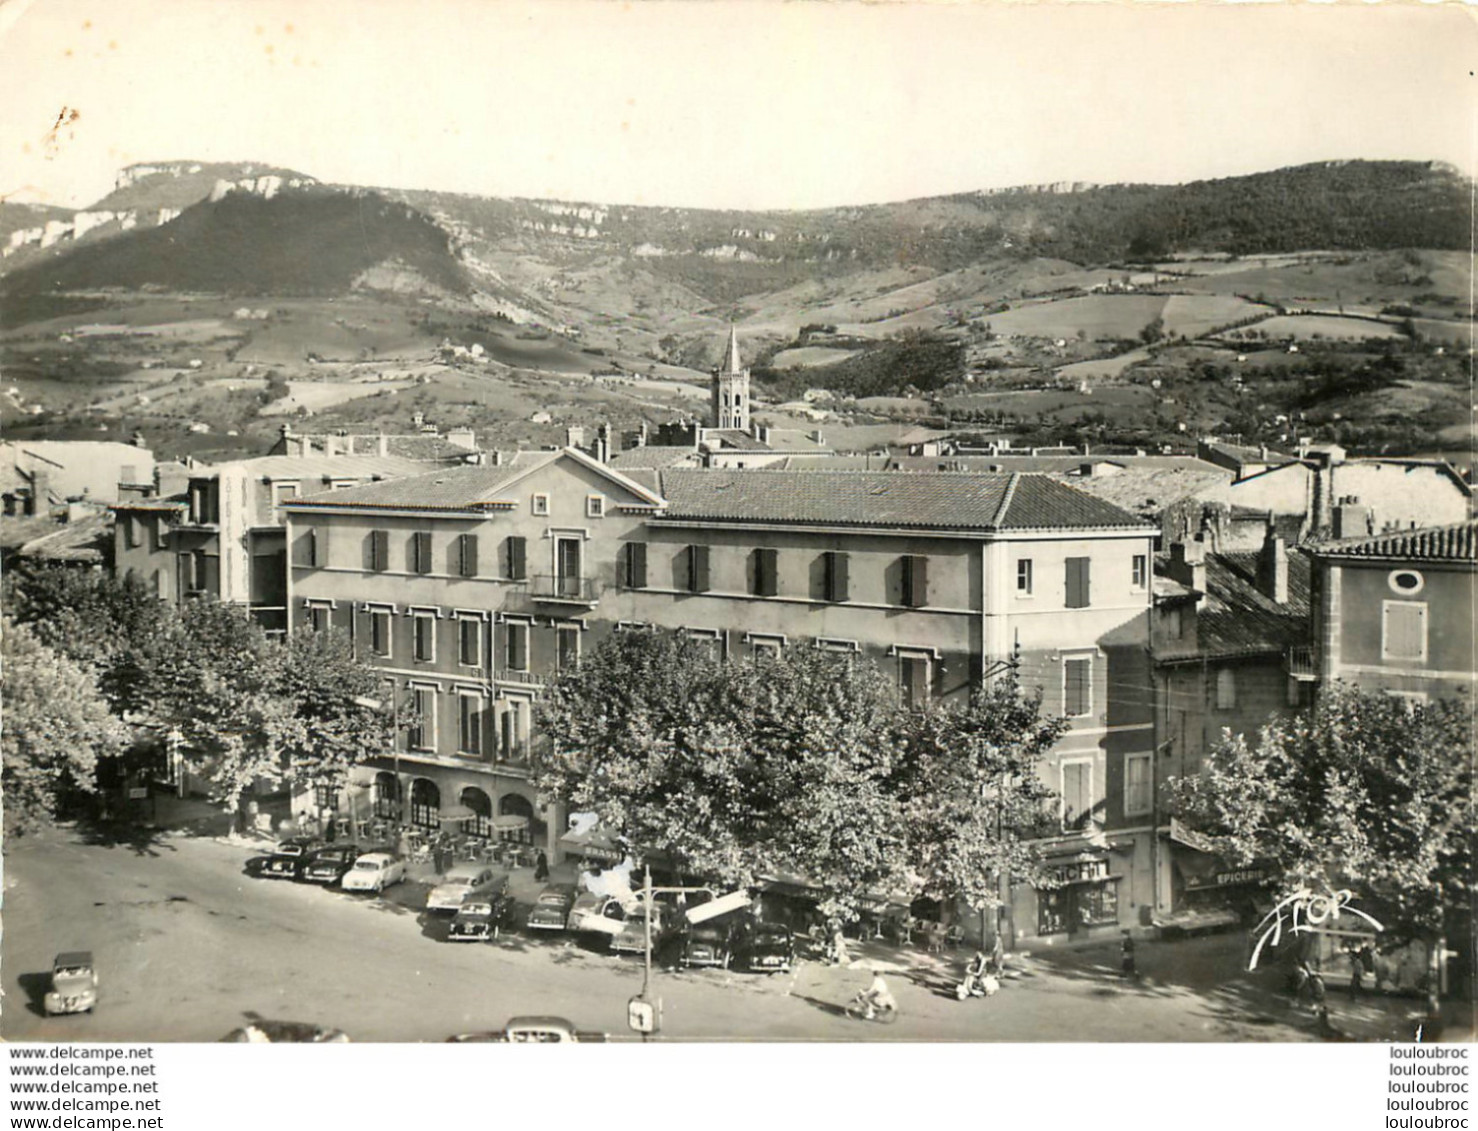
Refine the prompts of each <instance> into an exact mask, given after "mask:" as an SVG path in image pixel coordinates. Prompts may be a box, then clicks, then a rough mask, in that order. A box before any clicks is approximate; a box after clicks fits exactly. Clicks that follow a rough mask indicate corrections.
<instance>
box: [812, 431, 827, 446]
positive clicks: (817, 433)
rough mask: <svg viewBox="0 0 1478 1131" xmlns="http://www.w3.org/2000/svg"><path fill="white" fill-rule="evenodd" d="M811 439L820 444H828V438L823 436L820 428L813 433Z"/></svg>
mask: <svg viewBox="0 0 1478 1131" xmlns="http://www.w3.org/2000/svg"><path fill="white" fill-rule="evenodd" d="M811 439H813V440H815V441H816V442H817V443H818V444H824V443H826V437H825V436H824V435H822V433H821V429H819V428H817V429H815V430H813V431H812V433H811Z"/></svg>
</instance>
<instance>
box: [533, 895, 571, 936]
mask: <svg viewBox="0 0 1478 1131" xmlns="http://www.w3.org/2000/svg"><path fill="white" fill-rule="evenodd" d="M574 904H575V885H574V884H550V885H549V886H548V887H546V888H545V889H544V890H543V891H541V892H540V893H539V898H538V899H536V900H534V906H533V907H532V908H531V909H530V910H529V919H528V928H529V930H531V931H562V930H564V929H565V924H566V923H567V922H568V921H569V918H570V909H571V908H572V907H573V906H574Z"/></svg>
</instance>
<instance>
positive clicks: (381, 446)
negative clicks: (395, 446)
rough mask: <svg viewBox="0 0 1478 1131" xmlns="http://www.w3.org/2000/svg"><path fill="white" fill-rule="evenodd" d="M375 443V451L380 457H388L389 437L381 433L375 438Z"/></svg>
mask: <svg viewBox="0 0 1478 1131" xmlns="http://www.w3.org/2000/svg"><path fill="white" fill-rule="evenodd" d="M376 441H377V442H376V445H375V450H376V451H378V452H379V454H380V455H382V456H388V455H389V454H390V437H389V436H387V435H385V433H383V432H381V433H380V434H379V436H377V437H376Z"/></svg>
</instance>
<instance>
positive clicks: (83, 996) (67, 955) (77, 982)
mask: <svg viewBox="0 0 1478 1131" xmlns="http://www.w3.org/2000/svg"><path fill="white" fill-rule="evenodd" d="M97 1001H98V975H97V967H96V966H95V965H93V961H92V952H91V951H90V950H66V951H63V952H62V953H61V954H58V955H57V956H56V958H55V959H54V960H53V961H52V964H51V980H50V983H49V985H48V986H47V989H46V996H45V997H44V998H43V999H42V1002H41V1008H42V1012H44V1013H45V1014H46V1016H48V1017H51V1016H53V1015H54V1014H58V1013H91V1012H92V1011H93V1009H94V1008H95V1007H96V1006H97Z"/></svg>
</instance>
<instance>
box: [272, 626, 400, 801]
mask: <svg viewBox="0 0 1478 1131" xmlns="http://www.w3.org/2000/svg"><path fill="white" fill-rule="evenodd" d="M280 661H281V667H280V671H279V678H278V680H277V682H276V687H275V688H274V690H275V692H276V694H277V695H279V696H280V697H281V698H282V699H283V700H284V701H285V703H286V704H287V705H288V710H287V715H286V719H287V721H286V725H285V727H284V730H283V732H282V734H281V736H280V739H279V741H280V745H281V752H282V755H283V757H284V759H285V760H286V764H287V767H288V770H289V771H290V773H291V774H292V776H293V777H294V778H296V779H297V780H299V781H303V782H308V783H312V784H314V785H330V786H334V787H339V786H341V785H342V784H343V783H344V782H345V781H346V780H347V779H348V776H349V771H350V769H351V768H352V767H354V766H355V765H357V764H358V763H359V762H361V761H363V760H364V758H365V757H366V756H368V755H370V754H375V753H378V752H380V751H383V750H386V749H388V748H389V746H390V738H391V722H390V719H391V712H389V711H388V710H383V709H381V710H377V709H376V708H374V707H370V706H367V705H366V702H365V700H376V701H379V700H380V699H382V697H383V693H384V688H383V680H384V677H383V675H381V674H380V673H379V672H377V671H376V670H375V669H373V668H371V667H368V666H366V665H364V664H361V663H359V662H358V661H357V660H356V659H355V658H354V652H353V650H352V648H351V647H350V645H349V642H348V640H347V638H346V637H344V636H343V635H342V634H340V633H337V632H321V633H316V632H314V631H312V630H311V629H304V630H302V631H300V632H297V633H295V634H294V635H293V636H292V637H291V638H290V639H289V640H288V641H287V643H286V645H284V646H283V653H282V655H281V657H280ZM356 700H358V701H357V702H356Z"/></svg>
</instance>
